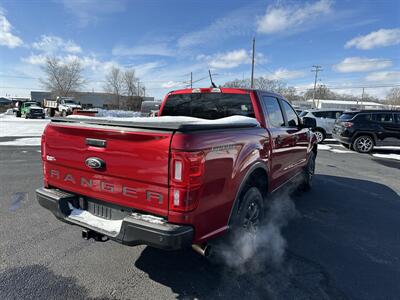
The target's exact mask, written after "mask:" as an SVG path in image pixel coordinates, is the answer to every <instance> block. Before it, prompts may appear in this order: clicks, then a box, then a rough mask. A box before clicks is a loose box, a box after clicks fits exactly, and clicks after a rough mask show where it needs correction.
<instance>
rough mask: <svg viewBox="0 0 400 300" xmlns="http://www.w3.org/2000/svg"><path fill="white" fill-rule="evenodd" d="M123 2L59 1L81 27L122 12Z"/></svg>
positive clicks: (116, 0) (124, 4)
mask: <svg viewBox="0 0 400 300" xmlns="http://www.w3.org/2000/svg"><path fill="white" fill-rule="evenodd" d="M126 2H127V1H125V0H113V1H101V3H99V1H98V0H61V3H62V4H63V5H64V7H65V8H66V9H67V11H69V12H70V13H72V14H73V15H75V16H76V17H77V18H78V20H79V23H78V25H80V26H81V27H84V26H87V25H89V24H90V23H96V22H98V21H99V20H100V19H101V18H102V17H104V16H106V15H110V14H114V13H119V12H123V11H124V10H125V6H126Z"/></svg>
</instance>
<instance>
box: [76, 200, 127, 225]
mask: <svg viewBox="0 0 400 300" xmlns="http://www.w3.org/2000/svg"><path fill="white" fill-rule="evenodd" d="M71 204H72V205H73V206H74V207H75V208H78V209H81V210H86V211H87V212H89V213H91V214H92V215H94V216H96V217H99V218H102V219H105V220H121V219H123V218H125V217H126V216H127V215H129V214H131V213H132V212H133V209H132V208H127V207H123V206H118V205H114V204H111V203H106V202H103V201H100V200H97V199H93V198H86V197H79V198H78V199H76V201H74V203H71Z"/></svg>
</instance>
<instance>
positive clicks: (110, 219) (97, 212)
mask: <svg viewBox="0 0 400 300" xmlns="http://www.w3.org/2000/svg"><path fill="white" fill-rule="evenodd" d="M189 117H191V118H189ZM194 118H196V119H194ZM197 118H200V119H202V120H200V121H199V119H197ZM204 119H206V120H204ZM315 126H316V124H315V121H314V120H313V119H311V118H304V119H300V118H299V117H298V115H297V114H296V112H295V110H294V109H293V108H292V106H291V105H290V103H289V102H288V101H286V100H285V99H284V98H283V97H282V96H281V95H278V94H274V93H269V92H264V91H258V90H246V89H236V88H201V89H197V88H196V89H183V90H177V91H173V92H170V93H168V94H167V96H166V97H165V99H164V102H163V103H162V105H161V107H160V111H159V117H156V118H138V119H132V120H126V119H121V120H116V119H112V120H106V119H99V118H85V117H80V118H79V117H77V118H56V119H52V121H51V122H50V123H49V125H48V126H47V127H46V129H45V131H44V133H43V136H42V143H41V153H42V160H43V172H44V187H42V188H39V189H37V191H36V194H37V199H38V201H39V203H40V205H41V206H43V207H45V208H47V209H49V210H50V211H51V212H52V213H53V214H54V215H55V216H56V217H57V218H58V219H60V220H61V221H64V222H66V223H69V224H73V225H78V226H81V227H83V228H84V229H83V231H82V235H83V237H85V238H91V237H92V238H94V239H96V240H104V239H111V240H114V241H117V242H120V243H122V244H126V245H129V246H134V245H139V244H145V245H149V246H153V247H157V248H161V249H167V250H174V249H181V248H185V247H190V246H192V247H193V248H194V249H195V250H196V249H200V251H198V252H200V253H202V252H201V251H202V250H204V249H205V246H206V245H207V244H208V242H209V241H211V240H212V239H214V238H216V237H218V236H221V235H223V234H225V233H227V231H228V230H229V229H235V228H237V227H240V228H250V227H257V224H259V223H260V221H261V219H262V217H263V211H264V210H263V208H264V203H265V201H268V200H267V199H268V197H269V195H270V194H271V193H273V192H275V191H276V190H278V189H279V188H280V187H281V186H283V185H284V184H285V183H288V182H291V180H292V179H294V178H296V177H297V176H301V178H302V182H303V183H302V184H303V185H304V187H306V188H307V187H308V188H309V187H310V186H311V182H312V177H313V174H314V167H315V158H316V154H317V144H316V138H315V135H314V134H313V133H312V132H311V130H310V128H312V127H315ZM203 253H204V252H203Z"/></svg>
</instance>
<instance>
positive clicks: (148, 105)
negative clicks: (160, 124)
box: [140, 101, 161, 117]
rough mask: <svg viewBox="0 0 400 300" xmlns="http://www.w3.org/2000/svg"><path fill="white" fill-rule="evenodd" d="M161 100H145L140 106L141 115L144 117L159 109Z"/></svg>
mask: <svg viewBox="0 0 400 300" xmlns="http://www.w3.org/2000/svg"><path fill="white" fill-rule="evenodd" d="M160 106H161V101H143V102H142V105H141V107H140V115H141V116H142V117H150V116H151V114H152V112H153V111H158V110H159V109H160Z"/></svg>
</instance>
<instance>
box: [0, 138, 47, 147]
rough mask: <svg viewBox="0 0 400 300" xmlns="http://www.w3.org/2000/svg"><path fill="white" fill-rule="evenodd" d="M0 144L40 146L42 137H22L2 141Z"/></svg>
mask: <svg viewBox="0 0 400 300" xmlns="http://www.w3.org/2000/svg"><path fill="white" fill-rule="evenodd" d="M0 146H40V137H34V138H22V139H16V140H13V141H6V142H0Z"/></svg>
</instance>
